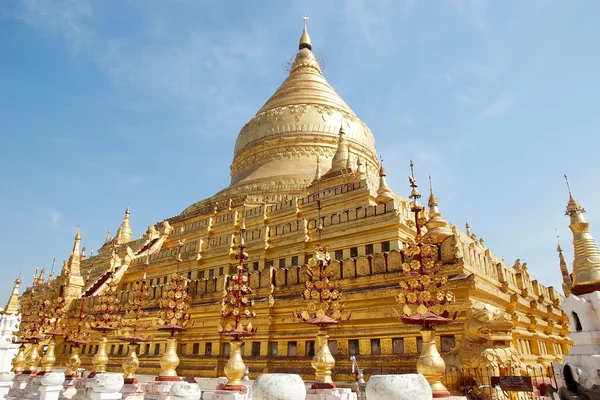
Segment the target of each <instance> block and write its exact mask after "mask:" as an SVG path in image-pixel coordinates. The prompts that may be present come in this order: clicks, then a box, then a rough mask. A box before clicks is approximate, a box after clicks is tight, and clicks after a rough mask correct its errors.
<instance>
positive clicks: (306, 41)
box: [298, 14, 312, 50]
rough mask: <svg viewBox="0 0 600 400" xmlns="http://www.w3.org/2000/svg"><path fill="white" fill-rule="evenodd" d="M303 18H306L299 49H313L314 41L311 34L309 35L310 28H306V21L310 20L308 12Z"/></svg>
mask: <svg viewBox="0 0 600 400" xmlns="http://www.w3.org/2000/svg"><path fill="white" fill-rule="evenodd" d="M302 18H304V29H303V30H302V36H300V45H299V46H298V49H299V50H302V49H304V48H306V49H309V50H312V42H311V41H310V36H309V35H308V30H307V29H306V21H308V20H309V19H310V18H309V17H308V16H307V15H306V14H304V16H303V17H302Z"/></svg>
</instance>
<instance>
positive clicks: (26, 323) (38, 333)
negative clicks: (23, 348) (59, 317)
mask: <svg viewBox="0 0 600 400" xmlns="http://www.w3.org/2000/svg"><path fill="white" fill-rule="evenodd" d="M45 318H46V315H45V313H44V309H43V300H35V301H33V300H32V301H29V302H26V303H24V304H23V307H22V320H21V324H20V326H19V332H18V333H17V336H18V337H19V341H20V342H21V343H30V344H31V350H30V351H29V354H28V355H27V356H26V358H25V369H24V370H23V372H22V373H23V374H32V375H35V374H37V366H38V364H39V362H40V353H39V346H38V343H39V342H41V341H43V340H45V339H46V335H45V334H44V333H43V329H42V326H43V323H44V320H45Z"/></svg>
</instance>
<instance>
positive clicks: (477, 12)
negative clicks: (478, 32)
mask: <svg viewBox="0 0 600 400" xmlns="http://www.w3.org/2000/svg"><path fill="white" fill-rule="evenodd" d="M449 1H450V4H451V5H452V6H453V7H454V8H455V9H456V10H457V11H458V12H459V14H460V15H461V16H463V18H464V19H465V20H466V21H467V22H468V23H470V24H472V25H473V26H475V27H476V28H479V29H481V28H483V27H484V26H485V23H486V12H487V1H486V0H449Z"/></svg>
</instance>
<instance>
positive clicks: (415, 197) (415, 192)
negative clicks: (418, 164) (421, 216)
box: [382, 160, 421, 208]
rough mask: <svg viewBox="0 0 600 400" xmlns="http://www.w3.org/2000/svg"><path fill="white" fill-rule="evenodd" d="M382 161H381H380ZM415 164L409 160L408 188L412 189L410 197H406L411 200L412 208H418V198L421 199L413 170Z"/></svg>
mask: <svg viewBox="0 0 600 400" xmlns="http://www.w3.org/2000/svg"><path fill="white" fill-rule="evenodd" d="M382 161H383V160H382ZM414 167H415V164H414V163H413V160H410V175H409V177H408V182H409V184H410V187H411V188H412V189H411V191H410V196H408V197H409V198H410V199H412V200H413V208H417V207H419V208H420V206H419V204H418V202H417V200H418V199H419V198H421V194H420V193H419V191H418V190H417V187H418V186H417V179H416V178H415V170H414Z"/></svg>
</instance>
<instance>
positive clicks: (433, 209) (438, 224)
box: [423, 175, 452, 243]
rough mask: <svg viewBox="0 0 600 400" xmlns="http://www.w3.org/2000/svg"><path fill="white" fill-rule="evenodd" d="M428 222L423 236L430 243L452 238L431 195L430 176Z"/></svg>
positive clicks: (446, 222) (435, 199) (435, 200)
mask: <svg viewBox="0 0 600 400" xmlns="http://www.w3.org/2000/svg"><path fill="white" fill-rule="evenodd" d="M427 205H428V206H429V220H428V221H427V223H426V224H425V226H426V227H427V233H426V234H425V235H424V236H423V237H424V238H429V239H430V240H431V241H432V243H442V242H443V241H444V239H446V238H447V237H449V236H452V229H451V228H450V224H449V223H448V221H446V220H445V219H444V218H442V213H441V212H440V209H439V207H438V205H439V203H438V199H437V197H435V194H434V193H433V184H432V183H431V175H429V201H428V202H427Z"/></svg>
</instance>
